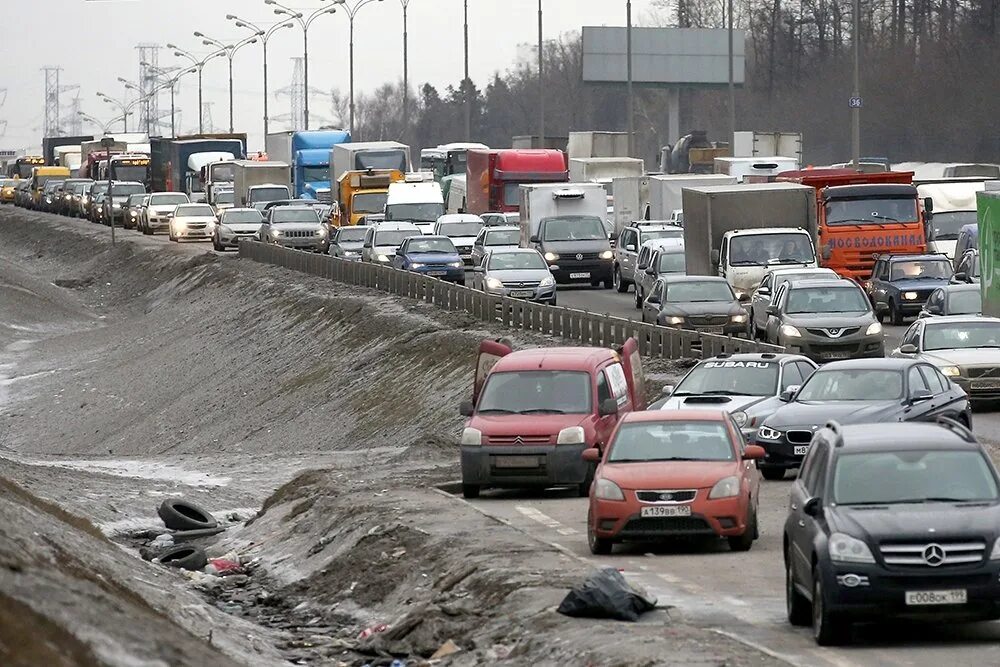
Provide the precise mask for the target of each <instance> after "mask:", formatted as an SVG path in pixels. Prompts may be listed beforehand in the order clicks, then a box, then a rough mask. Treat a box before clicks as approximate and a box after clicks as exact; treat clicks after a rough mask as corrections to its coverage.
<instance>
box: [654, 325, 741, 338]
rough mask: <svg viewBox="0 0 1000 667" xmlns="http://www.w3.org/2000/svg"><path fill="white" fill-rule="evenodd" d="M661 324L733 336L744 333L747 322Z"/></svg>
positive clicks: (674, 327) (685, 329) (684, 329)
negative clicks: (698, 324)
mask: <svg viewBox="0 0 1000 667" xmlns="http://www.w3.org/2000/svg"><path fill="white" fill-rule="evenodd" d="M662 326H665V327H668V328H670V329H681V330H683V331H697V332H698V333H706V334H717V335H720V336H735V335H737V334H742V333H746V331H747V323H746V322H730V323H729V324H717V325H714V326H709V325H705V326H696V325H694V324H689V323H684V324H664V325H662Z"/></svg>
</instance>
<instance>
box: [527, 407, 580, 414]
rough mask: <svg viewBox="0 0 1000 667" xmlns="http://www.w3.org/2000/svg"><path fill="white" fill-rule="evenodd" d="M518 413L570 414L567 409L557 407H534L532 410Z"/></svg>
mask: <svg viewBox="0 0 1000 667" xmlns="http://www.w3.org/2000/svg"><path fill="white" fill-rule="evenodd" d="M517 414H519V415H543V414H544V415H565V414H569V413H568V412H566V411H565V410H557V409H556V408H532V409H531V410H521V411H520V412H518V413H517Z"/></svg>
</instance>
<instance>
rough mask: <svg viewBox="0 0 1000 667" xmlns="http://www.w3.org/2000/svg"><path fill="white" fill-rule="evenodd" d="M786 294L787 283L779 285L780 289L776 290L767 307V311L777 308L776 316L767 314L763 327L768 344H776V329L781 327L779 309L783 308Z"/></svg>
mask: <svg viewBox="0 0 1000 667" xmlns="http://www.w3.org/2000/svg"><path fill="white" fill-rule="evenodd" d="M787 293H788V283H781V287H779V288H778V292H777V294H775V295H774V299H773V300H772V301H771V304H770V305H769V306H768V308H769V309H771V308H772V307H773V308H777V309H778V314H777V315H774V314H772V313H768V314H767V324H766V325H765V329H764V330H765V332H766V334H767V335H766V336H765V338H766V339H767V342H768V343H777V342H778V327H780V326H781V308H782V307H783V306H784V301H785V295H786V294H787Z"/></svg>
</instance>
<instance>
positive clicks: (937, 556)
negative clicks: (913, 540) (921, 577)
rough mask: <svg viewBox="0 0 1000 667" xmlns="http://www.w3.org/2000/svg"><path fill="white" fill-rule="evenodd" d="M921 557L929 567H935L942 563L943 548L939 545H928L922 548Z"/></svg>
mask: <svg viewBox="0 0 1000 667" xmlns="http://www.w3.org/2000/svg"><path fill="white" fill-rule="evenodd" d="M923 557H924V562H925V563H927V564H928V565H930V566H931V567H937V566H938V565H940V564H941V563H943V562H944V558H945V553H944V547H942V546H941V545H940V544H928V545H927V546H926V547H924V553H923Z"/></svg>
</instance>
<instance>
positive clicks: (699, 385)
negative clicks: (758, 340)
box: [673, 360, 778, 396]
mask: <svg viewBox="0 0 1000 667" xmlns="http://www.w3.org/2000/svg"><path fill="white" fill-rule="evenodd" d="M777 393H778V363H777V362H774V361H721V360H718V361H706V362H703V363H701V364H699V365H698V366H695V367H694V368H692V369H691V372H690V373H688V374H687V376H686V377H685V378H684V379H683V380H681V383H680V384H679V385H677V388H676V389H675V390H674V393H673V395H674V396H691V395H695V394H718V395H720V396H730V395H732V396H774V395H776V394H777Z"/></svg>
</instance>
